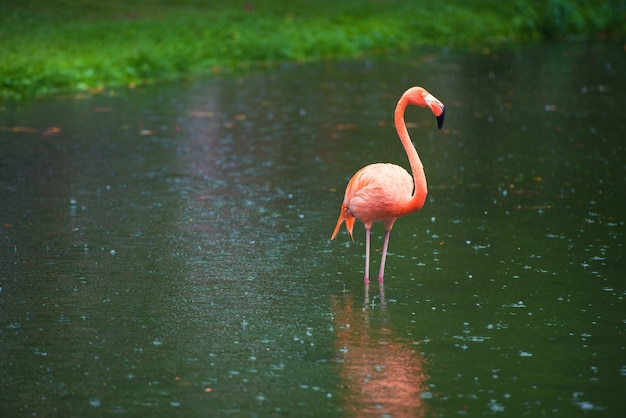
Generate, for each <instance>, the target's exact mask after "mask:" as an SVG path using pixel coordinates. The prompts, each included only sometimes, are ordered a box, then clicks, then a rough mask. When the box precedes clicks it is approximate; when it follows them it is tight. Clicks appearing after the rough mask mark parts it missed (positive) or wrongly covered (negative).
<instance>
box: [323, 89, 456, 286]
mask: <svg viewBox="0 0 626 418" xmlns="http://www.w3.org/2000/svg"><path fill="white" fill-rule="evenodd" d="M408 105H415V106H421V107H428V108H430V110H431V111H432V112H433V113H434V115H435V116H436V117H437V123H438V127H439V129H441V127H442V126H443V118H444V115H445V107H444V105H443V103H441V102H440V101H439V100H438V99H437V98H435V97H434V96H433V95H432V94H430V93H429V92H427V91H426V90H425V89H424V88H422V87H411V88H410V89H408V90H407V91H405V92H404V94H403V95H402V97H400V100H398V104H397V106H396V110H395V113H394V123H395V125H396V131H398V136H399V137H400V142H402V146H404V150H405V151H406V154H407V156H408V157H409V164H410V165H411V171H412V173H413V178H411V175H410V174H409V173H408V172H407V171H406V170H405V169H404V168H402V167H400V166H398V165H395V164H389V163H377V164H370V165H367V166H365V167H363V168H362V169H360V170H359V171H357V173H356V174H355V175H354V176H352V178H351V179H350V182H349V183H348V186H347V187H346V193H345V195H344V198H343V203H342V205H341V213H340V214H339V219H338V220H337V226H335V231H334V232H333V235H332V236H331V237H330V239H335V237H336V236H337V233H338V232H339V228H340V227H341V224H342V223H343V222H344V221H345V222H346V229H347V230H348V234H350V238H352V240H353V241H354V237H353V235H352V228H353V227H354V221H355V219H358V220H359V221H361V222H363V224H364V225H365V277H364V281H365V283H369V262H370V231H371V229H372V223H374V222H383V223H384V224H385V238H384V241H383V253H382V257H381V261H380V271H379V273H378V281H379V282H382V281H383V280H384V279H383V275H384V273H385V260H386V258H387V247H388V246H389V235H390V234H391V228H392V227H393V224H394V222H395V221H396V219H398V218H399V217H400V216H404V215H408V214H409V213H411V212H415V211H416V210H419V209H421V208H422V206H424V202H425V200H426V194H427V186H426V175H425V174H424V166H423V165H422V161H421V160H420V157H419V155H418V154H417V151H416V150H415V147H414V146H413V143H412V142H411V138H410V137H409V133H408V131H407V129H406V124H405V122H404V111H405V109H406V107H407V106H408Z"/></svg>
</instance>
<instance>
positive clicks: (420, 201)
mask: <svg viewBox="0 0 626 418" xmlns="http://www.w3.org/2000/svg"><path fill="white" fill-rule="evenodd" d="M408 104H409V102H408V98H407V97H406V96H402V97H401V98H400V100H399V101H398V105H397V106H396V110H395V113H394V122H395V125H396V130H397V131H398V136H399V137H400V142H402V146H403V147H404V150H405V151H406V155H407V156H408V157H409V164H410V165H411V173H412V174H413V184H414V189H413V195H412V196H411V198H410V200H409V201H408V202H407V203H406V206H405V210H406V211H407V213H408V212H413V211H415V210H418V209H421V208H422V206H424V202H425V201H426V195H427V193H428V187H427V185H426V175H425V174H424V165H423V164H422V160H420V157H419V155H418V154H417V150H416V149H415V147H414V146H413V143H412V142H411V137H409V132H408V131H407V129H406V123H405V122H404V111H405V109H406V107H407V105H408Z"/></svg>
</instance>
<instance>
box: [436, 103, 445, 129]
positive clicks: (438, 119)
mask: <svg viewBox="0 0 626 418" xmlns="http://www.w3.org/2000/svg"><path fill="white" fill-rule="evenodd" d="M445 115H446V108H445V107H444V108H443V109H442V110H441V115H439V116H437V127H439V129H441V127H442V126H443V118H444V116H445Z"/></svg>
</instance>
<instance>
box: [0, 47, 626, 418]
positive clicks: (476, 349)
mask: <svg viewBox="0 0 626 418" xmlns="http://www.w3.org/2000/svg"><path fill="white" fill-rule="evenodd" d="M625 71H626V59H625V56H624V51H623V48H622V45H621V44H616V43H592V44H582V43H570V44H556V45H542V46H524V47H515V48H510V49H502V50H499V51H481V52H480V53H476V54H472V53H458V52H449V51H417V52H413V53H411V54H406V55H401V56H385V57H375V58H372V59H370V60H366V61H359V62H329V63H320V64H311V65H306V66H295V65H294V66H285V67H282V68H278V69H270V70H265V71H259V72H255V73H252V74H249V75H246V76H225V77H219V78H215V79H211V80H207V81H195V82H189V83H176V84H167V85H159V86H154V87H148V88H142V89H137V90H135V91H130V92H121V93H118V94H117V95H109V96H106V95H102V96H96V97H92V98H78V97H67V98H61V99H54V100H52V99H51V100H47V101H38V102H35V103H27V104H21V105H6V106H5V107H4V108H3V109H2V112H1V113H0V129H1V130H0V139H1V140H0V146H1V147H2V153H1V155H0V201H1V202H2V213H1V219H0V224H1V227H0V263H1V264H0V287H1V292H0V338H1V341H2V343H1V345H0V369H1V370H2V373H1V375H0V385H1V387H2V390H1V391H0V393H1V395H0V412H1V413H2V416H5V415H6V416H50V415H59V416H70V415H74V416H85V415H94V414H96V415H130V416H147V415H163V416H165V415H167V416H355V417H356V416H394V417H408V416H411V417H415V416H425V417H427V416H449V415H461V416H463V415H470V416H475V415H489V414H496V415H497V414H500V415H502V416H524V415H527V416H577V415H584V414H591V415H594V416H622V415H623V414H624V413H625V412H626V406H625V404H624V402H623V399H622V394H623V392H624V389H625V388H626V352H625V351H626V337H625V332H626V309H625V302H624V296H625V294H626V288H625V285H624V281H623V275H624V272H625V271H626V265H625V263H624V254H623V252H624V221H625V219H624V209H623V204H622V202H623V201H624V199H626V190H625V189H624V180H625V178H626V167H625V163H624V161H625V159H624V145H623V138H624V136H625V135H626V123H625V122H624V117H623V116H622V109H621V105H622V102H623V93H624V90H625V85H626V82H625V81H624V78H623V76H622V75H623V74H624V73H625ZM416 84H418V85H423V86H424V87H426V88H428V89H429V90H430V91H431V92H432V93H433V94H434V95H435V96H437V97H438V98H439V99H441V100H442V101H443V102H444V103H445V104H446V113H447V115H446V123H445V126H444V129H443V130H442V131H438V130H437V129H436V125H435V123H436V121H435V119H434V118H433V117H432V115H431V114H430V113H429V112H427V111H426V110H424V109H409V111H408V112H407V115H406V117H407V122H409V128H410V129H409V131H410V133H411V136H412V138H413V140H414V142H415V143H416V145H417V148H418V151H419V153H420V156H421V158H422V160H423V162H424V165H425V170H426V175H427V178H428V182H429V198H428V200H427V203H426V205H425V207H424V209H423V210H421V211H420V212H417V213H415V214H412V215H410V216H408V217H405V218H401V219H400V220H398V222H396V225H395V227H394V230H393V232H392V235H391V242H390V254H389V257H388V259H387V268H386V281H385V286H384V289H383V288H381V286H379V284H378V283H377V282H375V281H374V282H372V283H371V284H370V286H369V288H367V289H366V288H364V285H363V281H362V277H363V259H364V231H363V228H362V225H361V224H357V227H356V228H355V242H354V243H352V242H351V241H350V239H349V237H348V236H347V235H346V234H345V233H343V232H342V233H341V234H340V236H339V237H338V239H337V240H335V241H330V240H329V237H330V234H331V232H332V229H333V227H334V225H335V222H336V219H337V215H338V214H339V207H340V204H341V200H342V195H343V188H344V187H345V185H346V183H347V181H348V179H349V178H350V177H351V175H352V174H353V173H354V172H356V171H357V170H358V169H359V168H360V167H362V166H363V165H365V164H368V163H372V162H378V161H391V162H395V163H397V164H401V165H404V166H405V167H407V166H408V164H407V162H406V157H405V155H404V153H403V150H402V148H401V146H400V143H399V141H398V140H397V136H396V134H395V131H394V129H393V124H392V113H393V109H394V107H395V104H396V101H397V99H398V97H399V96H400V94H402V92H403V91H404V90H405V89H406V88H407V87H408V86H411V85H416ZM382 235H383V228H382V225H380V224H377V225H375V226H374V229H373V234H372V250H373V251H372V253H373V254H372V259H373V260H372V261H373V263H372V267H371V268H372V270H373V271H376V268H377V263H378V261H379V257H380V252H379V251H380V247H381V246H382Z"/></svg>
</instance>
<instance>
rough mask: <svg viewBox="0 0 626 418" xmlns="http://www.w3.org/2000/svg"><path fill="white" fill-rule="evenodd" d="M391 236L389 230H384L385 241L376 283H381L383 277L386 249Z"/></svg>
mask: <svg viewBox="0 0 626 418" xmlns="http://www.w3.org/2000/svg"><path fill="white" fill-rule="evenodd" d="M390 235H391V228H389V229H386V230H385V240H384V241H383V255H382V257H381V258H380V271H379V272H378V281H379V282H380V283H382V282H383V280H384V278H383V276H384V275H385V261H386V260H387V247H388V246H389V236H390Z"/></svg>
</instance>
